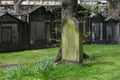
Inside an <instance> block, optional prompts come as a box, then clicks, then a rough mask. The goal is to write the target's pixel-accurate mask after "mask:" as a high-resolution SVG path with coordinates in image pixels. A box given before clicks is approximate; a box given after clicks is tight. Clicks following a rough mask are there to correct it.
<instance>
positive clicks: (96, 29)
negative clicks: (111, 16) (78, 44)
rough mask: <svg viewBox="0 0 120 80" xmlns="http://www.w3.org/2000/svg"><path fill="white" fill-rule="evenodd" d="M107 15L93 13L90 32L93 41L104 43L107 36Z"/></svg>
mask: <svg viewBox="0 0 120 80" xmlns="http://www.w3.org/2000/svg"><path fill="white" fill-rule="evenodd" d="M104 19H105V17H104V16H102V15H101V14H95V15H91V18H90V32H91V33H92V34H91V42H92V43H104V42H105V38H106V32H105V31H106V28H105V21H104Z"/></svg>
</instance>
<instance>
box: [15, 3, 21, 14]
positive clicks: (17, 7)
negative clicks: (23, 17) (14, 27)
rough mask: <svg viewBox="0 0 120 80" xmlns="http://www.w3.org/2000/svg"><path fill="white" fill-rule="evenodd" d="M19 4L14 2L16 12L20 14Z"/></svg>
mask: <svg viewBox="0 0 120 80" xmlns="http://www.w3.org/2000/svg"><path fill="white" fill-rule="evenodd" d="M19 6H20V5H19V4H16V3H15V4H14V14H20V9H19Z"/></svg>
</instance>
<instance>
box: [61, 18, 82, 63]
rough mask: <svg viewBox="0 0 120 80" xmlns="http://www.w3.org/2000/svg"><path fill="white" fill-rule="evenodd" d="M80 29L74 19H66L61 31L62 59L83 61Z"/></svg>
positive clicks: (76, 61)
mask: <svg viewBox="0 0 120 80" xmlns="http://www.w3.org/2000/svg"><path fill="white" fill-rule="evenodd" d="M82 37H83V35H82V29H81V28H80V26H79V22H77V20H75V19H68V20H67V22H66V24H65V25H64V26H63V31H62V61H67V62H75V63H83V41H82V39H83V38H82Z"/></svg>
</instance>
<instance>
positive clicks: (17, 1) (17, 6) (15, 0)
mask: <svg viewBox="0 0 120 80" xmlns="http://www.w3.org/2000/svg"><path fill="white" fill-rule="evenodd" d="M23 1H24V0H13V4H14V14H19V13H20V5H21V3H22V2H23Z"/></svg>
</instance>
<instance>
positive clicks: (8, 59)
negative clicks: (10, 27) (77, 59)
mask: <svg viewBox="0 0 120 80" xmlns="http://www.w3.org/2000/svg"><path fill="white" fill-rule="evenodd" d="M58 50H59V48H51V49H41V50H30V51H21V52H11V53H4V54H0V66H1V65H8V64H16V63H33V62H36V61H39V59H40V58H44V57H51V58H55V57H56V55H57V52H58ZM84 52H85V53H87V54H88V55H89V56H90V59H88V60H85V61H84V63H85V64H86V65H85V66H78V65H73V64H59V65H57V66H56V68H55V70H54V71H53V73H54V74H57V75H61V76H62V78H58V79H57V80H120V45H95V44H94V45H93V44H92V45H85V46H84ZM3 71H7V69H0V77H2V76H3V75H4V74H3ZM15 80H16V79H15ZM22 80H41V79H35V78H34V77H33V76H30V75H28V76H24V77H23V79H22Z"/></svg>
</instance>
